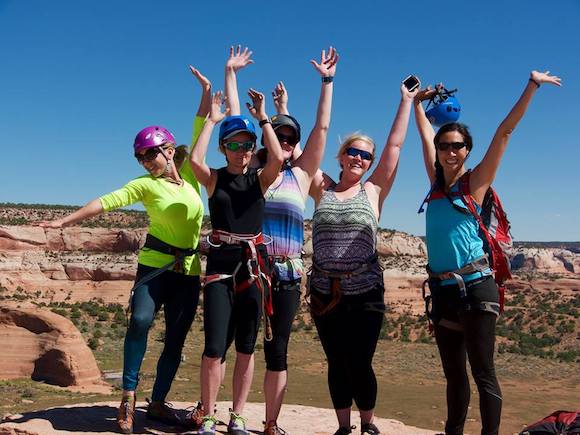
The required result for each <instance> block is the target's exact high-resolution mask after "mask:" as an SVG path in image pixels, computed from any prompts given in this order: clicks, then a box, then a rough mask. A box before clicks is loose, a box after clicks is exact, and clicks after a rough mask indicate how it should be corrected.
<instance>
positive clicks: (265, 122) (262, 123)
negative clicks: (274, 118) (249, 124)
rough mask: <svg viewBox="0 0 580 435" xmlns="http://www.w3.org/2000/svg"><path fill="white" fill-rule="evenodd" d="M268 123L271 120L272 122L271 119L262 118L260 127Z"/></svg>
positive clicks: (259, 123)
mask: <svg viewBox="0 0 580 435" xmlns="http://www.w3.org/2000/svg"><path fill="white" fill-rule="evenodd" d="M266 124H271V122H270V120H269V119H268V118H266V119H262V120H261V121H260V122H258V125H259V126H260V128H262V127H263V126H265V125H266Z"/></svg>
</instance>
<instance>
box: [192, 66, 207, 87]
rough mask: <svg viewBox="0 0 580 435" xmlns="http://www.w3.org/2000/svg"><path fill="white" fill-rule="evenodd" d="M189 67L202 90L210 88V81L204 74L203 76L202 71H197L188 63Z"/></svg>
mask: <svg viewBox="0 0 580 435" xmlns="http://www.w3.org/2000/svg"><path fill="white" fill-rule="evenodd" d="M189 69H190V70H191V73H192V74H193V76H194V77H195V78H196V79H197V81H198V82H199V84H200V86H201V89H202V90H204V91H209V90H211V82H210V81H209V79H208V78H207V77H206V76H204V75H203V74H202V73H200V72H199V70H198V69H196V68H194V67H193V66H191V65H189Z"/></svg>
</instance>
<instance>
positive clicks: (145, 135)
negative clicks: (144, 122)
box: [133, 125, 176, 153]
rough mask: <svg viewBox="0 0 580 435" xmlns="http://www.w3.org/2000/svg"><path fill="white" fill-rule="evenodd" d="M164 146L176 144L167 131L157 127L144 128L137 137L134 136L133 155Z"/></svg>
mask: <svg viewBox="0 0 580 435" xmlns="http://www.w3.org/2000/svg"><path fill="white" fill-rule="evenodd" d="M165 144H173V145H175V144H176V141H175V137H174V136H173V134H171V132H170V131H169V130H167V129H166V128H165V127H161V126H159V125H152V126H151V127H145V128H144V129H143V130H141V131H140V132H139V133H137V136H135V143H134V144H133V148H134V149H135V153H138V152H140V151H143V150H146V149H149V148H155V147H158V146H161V145H165Z"/></svg>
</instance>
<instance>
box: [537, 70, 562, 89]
mask: <svg viewBox="0 0 580 435" xmlns="http://www.w3.org/2000/svg"><path fill="white" fill-rule="evenodd" d="M530 78H531V79H532V80H533V81H535V82H536V83H539V84H542V83H550V84H552V85H556V86H562V79H561V78H560V77H558V76H553V75H550V71H546V72H539V71H532V72H531V73H530Z"/></svg>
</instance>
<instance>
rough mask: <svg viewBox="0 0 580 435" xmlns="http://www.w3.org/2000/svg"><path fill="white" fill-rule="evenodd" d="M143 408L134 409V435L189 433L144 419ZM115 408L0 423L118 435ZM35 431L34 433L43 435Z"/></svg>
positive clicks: (56, 411) (58, 411)
mask: <svg viewBox="0 0 580 435" xmlns="http://www.w3.org/2000/svg"><path fill="white" fill-rule="evenodd" d="M145 414H146V408H145V407H137V408H136V409H135V425H134V428H133V433H134V434H159V433H193V431H192V432H184V429H183V428H181V427H177V426H167V425H165V424H163V423H158V422H155V421H152V420H149V419H147V417H146V415H145ZM116 419H117V408H116V407H113V406H103V405H94V406H91V405H83V406H76V407H70V408H67V407H62V408H51V409H47V410H44V411H33V412H27V413H24V414H19V415H12V416H8V417H6V418H5V419H4V420H2V423H12V424H23V423H27V422H29V421H31V420H44V421H46V422H48V423H49V424H50V425H52V429H53V430H55V431H67V432H72V433H83V432H94V433H119V430H118V427H117V421H116ZM43 429H44V430H46V429H47V428H46V427H44V428H42V429H41V428H38V429H37V430H38V431H39V432H38V433H44V432H43ZM32 430H34V429H32Z"/></svg>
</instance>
